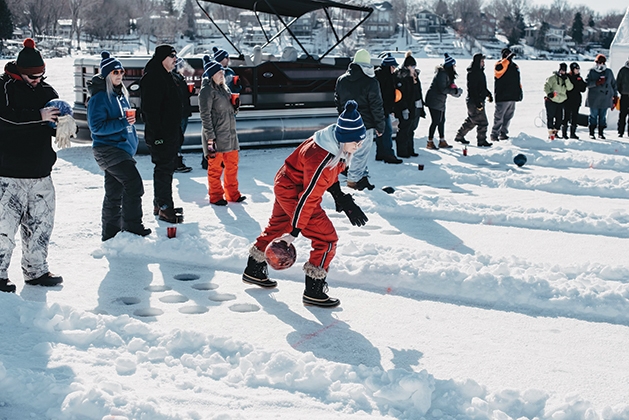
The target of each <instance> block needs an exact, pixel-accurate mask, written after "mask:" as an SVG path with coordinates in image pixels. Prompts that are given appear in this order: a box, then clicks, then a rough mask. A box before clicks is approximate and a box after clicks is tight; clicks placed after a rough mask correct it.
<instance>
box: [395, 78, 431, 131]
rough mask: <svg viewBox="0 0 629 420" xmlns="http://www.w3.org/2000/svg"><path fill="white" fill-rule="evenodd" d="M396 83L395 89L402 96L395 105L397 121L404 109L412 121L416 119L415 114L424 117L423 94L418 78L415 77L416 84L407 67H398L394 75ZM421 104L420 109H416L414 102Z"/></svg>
mask: <svg viewBox="0 0 629 420" xmlns="http://www.w3.org/2000/svg"><path fill="white" fill-rule="evenodd" d="M395 75H396V81H395V87H396V88H397V89H398V90H399V91H400V93H401V94H402V99H400V100H399V101H398V102H397V103H396V104H395V116H396V118H397V119H401V118H403V117H402V111H404V110H405V109H408V110H409V119H411V120H412V119H414V118H415V117H416V113H417V112H419V113H420V115H421V116H425V115H426V114H425V112H424V103H423V100H424V98H423V96H424V94H423V92H422V84H421V82H420V81H419V76H418V77H417V83H415V80H414V78H413V75H411V71H410V70H409V69H408V67H404V66H402V67H400V69H399V70H398V71H396V73H395ZM417 101H422V102H421V107H419V108H417V107H416V105H415V104H416V102H417Z"/></svg>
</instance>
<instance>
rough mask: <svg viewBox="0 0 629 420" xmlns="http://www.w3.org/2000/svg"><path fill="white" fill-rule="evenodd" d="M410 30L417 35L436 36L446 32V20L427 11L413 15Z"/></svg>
mask: <svg viewBox="0 0 629 420" xmlns="http://www.w3.org/2000/svg"><path fill="white" fill-rule="evenodd" d="M410 24H411V29H412V30H414V31H415V32H417V33H418V34H436V33H445V32H446V20H445V19H444V18H442V17H441V16H439V15H436V14H434V13H432V12H430V11H428V10H422V11H421V12H419V13H417V14H415V15H414V16H413V17H412V18H411V20H410Z"/></svg>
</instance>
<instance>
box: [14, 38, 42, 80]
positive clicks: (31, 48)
mask: <svg viewBox="0 0 629 420" xmlns="http://www.w3.org/2000/svg"><path fill="white" fill-rule="evenodd" d="M15 65H16V66H17V70H18V71H19V72H20V74H27V75H30V74H35V73H42V72H43V71H44V70H45V69H46V65H45V64H44V59H43V58H42V56H41V53H40V52H39V50H38V49H37V48H35V41H33V40H32V39H31V38H26V39H25V40H24V48H23V49H22V51H20V52H19V54H18V55H17V60H16V62H15Z"/></svg>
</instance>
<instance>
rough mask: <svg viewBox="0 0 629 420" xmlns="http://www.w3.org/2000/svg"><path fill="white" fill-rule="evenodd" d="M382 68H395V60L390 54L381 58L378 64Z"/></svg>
mask: <svg viewBox="0 0 629 420" xmlns="http://www.w3.org/2000/svg"><path fill="white" fill-rule="evenodd" d="M380 65H381V66H382V67H385V66H389V67H397V66H398V64H397V60H396V59H395V57H393V55H391V53H387V55H385V56H384V57H383V58H382V63H381V64H380Z"/></svg>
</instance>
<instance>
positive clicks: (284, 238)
mask: <svg viewBox="0 0 629 420" xmlns="http://www.w3.org/2000/svg"><path fill="white" fill-rule="evenodd" d="M295 239H297V237H296V236H293V235H291V234H290V233H285V234H283V235H282V236H280V237H279V238H277V240H278V241H284V242H286V245H290V244H291V243H293V241H294V240H295Z"/></svg>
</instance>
